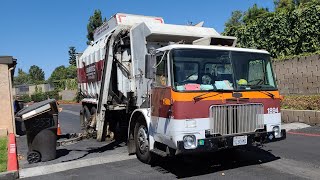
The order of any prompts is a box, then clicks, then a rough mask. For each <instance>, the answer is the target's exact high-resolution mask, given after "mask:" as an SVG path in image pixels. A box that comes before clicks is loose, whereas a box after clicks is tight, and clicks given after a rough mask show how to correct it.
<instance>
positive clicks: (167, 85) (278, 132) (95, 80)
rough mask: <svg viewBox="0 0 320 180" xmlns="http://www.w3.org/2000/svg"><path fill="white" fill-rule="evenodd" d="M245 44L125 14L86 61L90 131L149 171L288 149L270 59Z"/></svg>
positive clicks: (81, 82) (81, 58)
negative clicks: (162, 162)
mask: <svg viewBox="0 0 320 180" xmlns="http://www.w3.org/2000/svg"><path fill="white" fill-rule="evenodd" d="M236 41H237V38H236V37H229V36H222V35H221V34H219V33H218V32H217V31H216V30H215V29H213V28H208V27H203V23H199V24H196V25H175V24H166V23H165V22H164V19H163V18H161V17H152V16H142V15H132V14H124V13H118V14H115V15H114V16H112V17H111V19H109V20H108V21H107V22H105V23H104V24H103V25H102V26H101V27H99V28H98V29H97V30H96V31H95V32H94V41H92V42H91V44H90V45H88V47H87V48H86V49H85V50H84V52H83V53H78V54H77V74H78V86H79V93H80V94H81V96H83V100H82V101H81V104H82V110H81V112H80V113H81V124H82V126H83V128H84V129H85V131H86V132H87V133H88V134H91V135H92V137H94V138H96V139H97V140H98V141H103V140H105V139H106V137H109V136H113V137H114V139H116V140H117V139H118V140H119V139H122V140H126V142H127V146H128V153H129V154H136V156H137V158H138V159H139V160H140V161H142V162H144V163H150V162H152V161H153V160H154V159H155V157H156V156H158V157H159V156H163V157H165V156H175V155H184V154H197V153H202V152H214V151H217V150H221V149H228V148H238V147H248V146H252V145H256V144H261V143H268V142H273V141H278V140H283V139H285V137H286V132H285V130H283V129H281V114H280V101H281V98H282V96H281V95H280V94H279V90H278V88H277V84H276V80H275V75H274V72H273V69H272V64H271V63H272V62H271V57H270V54H269V53H268V52H267V51H265V50H257V49H246V48H238V47H236Z"/></svg>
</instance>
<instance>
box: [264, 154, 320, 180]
mask: <svg viewBox="0 0 320 180" xmlns="http://www.w3.org/2000/svg"><path fill="white" fill-rule="evenodd" d="M261 166H264V167H268V168H272V169H275V170H278V171H280V172H284V173H287V174H291V175H295V176H299V177H303V178H309V179H319V177H320V168H319V167H317V166H316V165H313V164H307V163H304V162H301V161H295V160H292V159H283V158H281V159H279V160H276V161H272V162H268V163H264V164H261Z"/></svg>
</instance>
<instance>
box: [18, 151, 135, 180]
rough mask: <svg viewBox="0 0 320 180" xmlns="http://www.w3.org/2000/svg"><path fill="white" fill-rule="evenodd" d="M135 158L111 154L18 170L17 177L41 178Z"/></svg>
mask: <svg viewBox="0 0 320 180" xmlns="http://www.w3.org/2000/svg"><path fill="white" fill-rule="evenodd" d="M135 158H136V156H134V155H132V156H129V155H128V154H127V153H122V154H112V155H106V156H102V157H96V158H89V159H82V160H76V161H70V162H63V163H59V164H51V165H45V166H39V167H32V168H26V169H20V171H19V175H20V178H27V177H33V176H41V175H46V174H52V173H56V172H62V171H67V170H71V169H76V168H82V167H87V166H94V165H99V164H106V163H112V162H117V161H124V160H129V159H135Z"/></svg>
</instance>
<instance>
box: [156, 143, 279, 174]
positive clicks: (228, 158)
mask: <svg viewBox="0 0 320 180" xmlns="http://www.w3.org/2000/svg"><path fill="white" fill-rule="evenodd" d="M277 159H280V158H279V157H276V156H274V155H273V154H272V153H271V152H270V151H266V150H263V149H260V148H258V147H250V148H248V149H232V150H223V151H219V152H215V153H210V154H205V155H200V156H199V155H198V156H181V157H174V158H167V159H162V160H161V161H158V162H157V163H156V164H154V165H153V168H154V169H155V170H157V171H159V172H161V173H164V174H165V173H172V174H174V175H176V176H177V178H186V177H192V176H199V175H205V174H210V173H215V172H220V173H221V175H222V176H223V175H224V174H223V173H224V171H225V170H229V169H235V168H239V167H244V166H250V165H257V164H263V163H267V162H271V161H274V160H277Z"/></svg>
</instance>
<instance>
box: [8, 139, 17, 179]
mask: <svg viewBox="0 0 320 180" xmlns="http://www.w3.org/2000/svg"><path fill="white" fill-rule="evenodd" d="M8 139H9V141H8V163H7V170H8V172H16V173H17V174H18V159H17V144H16V137H15V135H14V134H13V133H10V134H9V136H8Z"/></svg>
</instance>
